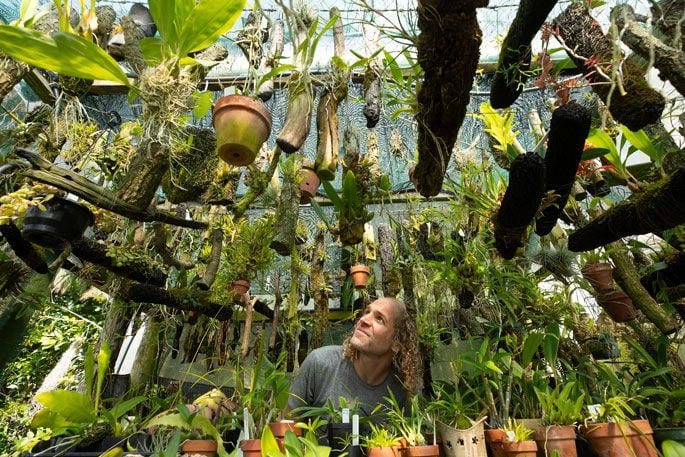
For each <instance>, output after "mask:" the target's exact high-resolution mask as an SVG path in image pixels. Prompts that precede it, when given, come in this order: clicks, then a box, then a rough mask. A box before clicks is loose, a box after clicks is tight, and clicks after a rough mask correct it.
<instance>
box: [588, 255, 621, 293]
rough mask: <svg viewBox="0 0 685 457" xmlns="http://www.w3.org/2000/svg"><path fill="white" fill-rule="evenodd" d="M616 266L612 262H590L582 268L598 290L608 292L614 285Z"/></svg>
mask: <svg viewBox="0 0 685 457" xmlns="http://www.w3.org/2000/svg"><path fill="white" fill-rule="evenodd" d="M613 271H614V267H612V266H611V264H610V263H607V262H601V263H589V264H587V265H585V266H584V267H583V269H582V270H580V272H581V274H582V275H583V277H584V278H585V279H587V280H588V282H589V283H590V285H591V286H592V288H593V289H595V291H596V292H598V293H600V292H606V291H607V290H611V289H612V288H613V286H614V277H613V275H612V273H613Z"/></svg>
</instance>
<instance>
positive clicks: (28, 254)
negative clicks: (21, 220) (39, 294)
mask: <svg viewBox="0 0 685 457" xmlns="http://www.w3.org/2000/svg"><path fill="white" fill-rule="evenodd" d="M0 233H1V234H2V236H3V237H4V238H5V241H7V244H9V246H10V247H11V248H12V250H13V251H14V253H15V254H16V255H17V257H19V258H20V259H21V260H22V261H23V262H24V263H25V264H26V266H27V267H29V268H31V269H32V270H33V271H35V272H36V273H40V274H45V273H47V272H48V265H47V263H46V262H45V258H44V257H43V255H42V254H40V253H39V252H38V251H36V248H34V247H33V244H31V243H29V242H28V241H26V240H25V239H24V238H23V237H22V236H21V231H20V230H19V228H18V227H17V226H16V225H14V222H11V221H10V222H9V223H7V224H0Z"/></svg>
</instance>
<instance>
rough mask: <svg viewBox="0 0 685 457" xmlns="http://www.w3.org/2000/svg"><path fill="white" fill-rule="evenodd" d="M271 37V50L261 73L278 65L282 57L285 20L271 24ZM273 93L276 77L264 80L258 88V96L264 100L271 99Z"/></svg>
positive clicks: (265, 72) (265, 58) (264, 60)
mask: <svg viewBox="0 0 685 457" xmlns="http://www.w3.org/2000/svg"><path fill="white" fill-rule="evenodd" d="M269 37H270V43H269V51H268V52H267V53H266V55H265V56H264V59H263V63H262V68H261V70H260V75H264V74H267V73H268V72H270V71H271V70H272V69H274V68H276V67H278V64H279V62H278V59H279V58H280V57H281V54H283V47H284V33H283V21H281V20H276V21H274V22H273V23H272V24H271V31H270V33H269ZM273 93H274V78H270V79H268V80H267V81H264V83H263V84H262V85H261V86H260V87H259V89H257V96H258V97H259V98H260V99H261V100H263V101H267V100H269V99H270V98H271V97H272V96H273Z"/></svg>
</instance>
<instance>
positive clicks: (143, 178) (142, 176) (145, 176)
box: [117, 141, 169, 210]
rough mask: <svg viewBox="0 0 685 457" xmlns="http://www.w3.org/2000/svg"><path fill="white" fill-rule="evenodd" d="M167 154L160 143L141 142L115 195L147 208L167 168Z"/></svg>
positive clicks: (138, 206)
mask: <svg viewBox="0 0 685 457" xmlns="http://www.w3.org/2000/svg"><path fill="white" fill-rule="evenodd" d="M168 154H169V151H168V150H167V148H165V147H164V146H163V145H162V144H161V143H158V142H149V141H148V142H143V143H142V144H141V145H140V146H139V147H138V152H137V154H136V157H135V158H134V159H133V161H132V162H131V167H130V168H129V170H128V172H127V173H126V176H124V178H123V180H122V182H121V183H120V184H119V190H118V191H117V197H118V198H120V199H122V200H124V201H125V202H126V203H129V204H131V205H133V206H135V207H136V208H138V209H140V210H143V209H145V208H147V207H148V205H149V204H150V202H151V201H152V198H153V197H154V196H155V192H157V188H158V187H159V185H160V183H161V182H162V178H163V177H164V173H166V172H167V170H168V169H169V160H168V157H167V156H168Z"/></svg>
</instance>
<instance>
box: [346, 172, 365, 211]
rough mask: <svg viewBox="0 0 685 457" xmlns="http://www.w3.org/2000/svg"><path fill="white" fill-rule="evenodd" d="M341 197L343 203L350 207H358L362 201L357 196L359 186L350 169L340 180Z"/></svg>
mask: <svg viewBox="0 0 685 457" xmlns="http://www.w3.org/2000/svg"><path fill="white" fill-rule="evenodd" d="M342 198H343V201H344V203H345V204H346V205H347V206H348V207H350V208H359V207H361V205H362V201H361V199H360V198H359V186H358V185H357V178H356V176H354V173H353V172H352V170H347V173H345V176H344V177H343V181H342Z"/></svg>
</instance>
